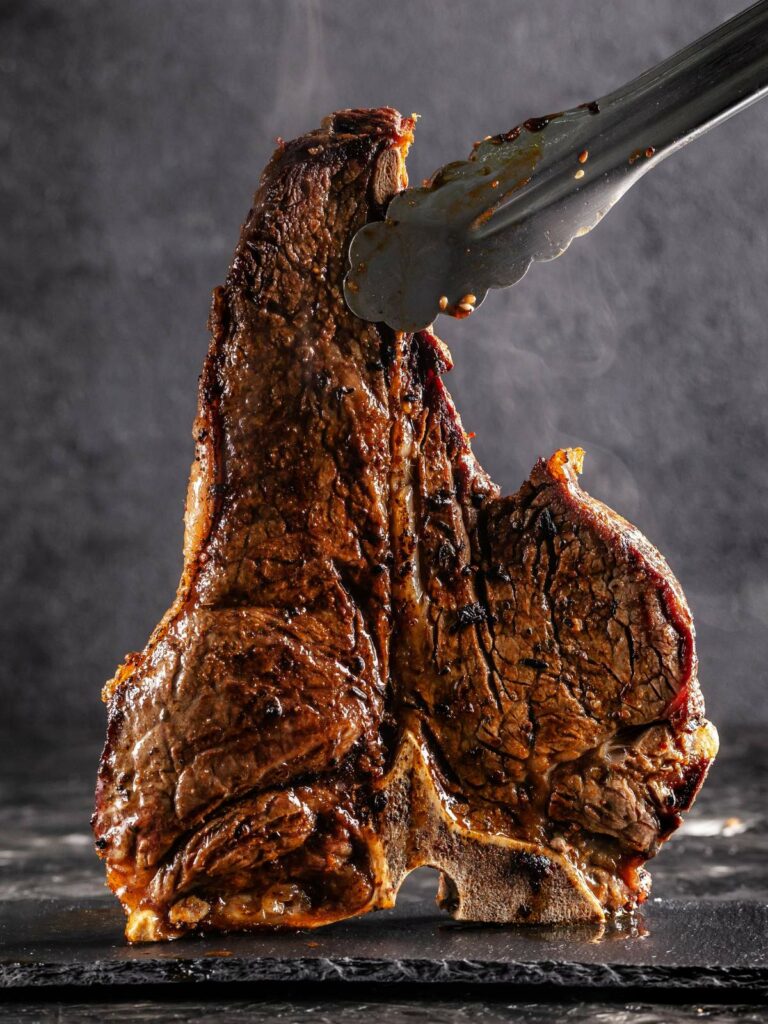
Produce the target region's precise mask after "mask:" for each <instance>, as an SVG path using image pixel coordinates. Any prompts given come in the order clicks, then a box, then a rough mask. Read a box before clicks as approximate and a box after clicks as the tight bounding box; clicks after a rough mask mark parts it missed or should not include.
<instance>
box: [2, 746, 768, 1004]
mask: <svg viewBox="0 0 768 1024" xmlns="http://www.w3.org/2000/svg"><path fill="white" fill-rule="evenodd" d="M92 769H93V762H90V761H89V762H87V763H85V764H80V765H78V766H74V767H72V768H71V769H68V768H67V766H64V768H63V770H60V771H58V773H57V776H56V780H55V781H50V779H46V780H45V781H44V782H41V781H36V780H35V779H34V778H32V777H27V778H25V776H24V772H23V766H22V768H19V767H18V766H16V771H15V773H14V774H16V777H15V778H14V777H13V776H11V777H8V775H6V776H5V777H6V782H5V783H4V784H3V792H2V797H3V803H2V809H1V810H0V835H2V849H1V850H0V913H1V914H2V929H1V930H0V984H2V985H3V986H5V987H21V986H28V985H73V986H74V985H94V984H96V985H109V984H134V983H136V984H138V983H164V982H181V981H195V982H200V981H220V982H231V981H245V980H265V981H267V980H271V981H285V980H291V981H299V980H306V981H315V982H325V981H334V982H338V981H339V980H345V981H378V982H392V983H395V982H469V983H472V984H478V983H494V982H505V983H515V984H519V985H532V986H537V985H545V984H546V985H549V986H558V987H560V988H561V989H562V988H563V987H568V986H580V987H583V986H586V987H593V986H594V987H612V988H616V987H622V986H632V987H636V986H643V987H648V988H649V989H650V988H656V989H660V988H665V989H666V988H669V987H670V986H674V987H685V988H690V987H696V988H722V987H723V986H734V987H738V988H739V989H741V990H742V991H743V990H744V989H750V990H752V991H761V992H768V956H767V951H766V948H765V947H766V941H765V936H766V935H768V871H767V870H766V854H768V815H767V814H766V807H767V806H768V801H767V800H766V782H767V781H768V752H767V751H766V748H765V745H764V744H763V742H762V733H761V732H760V731H757V730H756V731H753V732H752V733H750V732H749V731H747V732H746V734H742V735H740V736H739V737H738V738H736V737H734V742H733V743H729V742H728V737H727V736H726V737H725V738H724V744H723V754H722V756H721V757H720V759H719V761H718V762H717V764H716V768H715V770H714V771H713V772H712V775H711V777H710V779H709V782H708V784H707V785H706V786H705V787H704V790H703V791H702V794H701V797H700V799H699V801H698V803H697V805H696V809H695V811H694V812H693V813H692V814H691V815H690V816H689V819H688V821H687V822H686V824H685V826H684V827H683V829H682V830H681V832H680V834H679V836H678V837H676V838H675V839H673V840H672V841H671V842H670V843H669V844H668V846H667V847H666V848H665V850H664V851H663V853H662V854H661V856H660V857H659V858H658V859H657V861H656V862H655V863H654V865H653V867H654V870H653V875H654V889H653V895H652V898H651V900H650V901H649V902H648V903H647V904H646V906H645V907H644V909H643V912H642V914H640V915H638V916H637V917H636V918H635V919H634V920H633V921H631V922H624V923H623V924H613V925H611V926H609V927H606V928H604V929H603V928H599V927H581V928H557V929H549V928H522V929H514V928H502V927H489V926H480V925H469V924H466V923H458V922H453V921H451V919H450V918H448V917H446V916H445V915H443V914H441V913H440V912H439V911H438V910H437V908H436V907H435V905H434V902H433V896H434V892H435V885H436V877H435V875H434V873H432V872H420V873H417V874H416V875H414V876H412V877H411V879H409V881H408V883H407V884H406V886H405V887H404V888H403V890H402V892H401V895H400V900H399V902H398V906H397V908H396V909H395V910H392V911H386V912H383V913H380V914H373V915H369V916H367V917H364V918H360V919H358V920H354V921H348V922H344V923H341V924H338V925H334V926H332V927H329V928H326V929H322V930H319V931H315V932H309V931H305V932H298V933H293V934H267V935H263V936H251V937H242V936H240V937H222V936H219V937H209V938H205V939H199V940H186V941H179V942H175V943H171V944H166V945H162V944H159V945H155V944H150V945H143V946H134V947H131V946H128V945H126V944H125V943H124V941H123V939H122V921H123V918H122V912H121V911H120V908H119V907H118V905H117V903H116V901H115V900H114V899H113V898H112V897H111V896H110V895H109V894H108V893H107V892H105V890H104V885H103V875H102V870H101V866H100V864H99V863H98V861H97V860H96V858H95V855H94V853H93V850H92V846H91V838H90V832H89V830H88V816H89V813H90V805H91V778H90V775H91V773H92Z"/></svg>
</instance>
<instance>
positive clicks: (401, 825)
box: [94, 109, 717, 941]
mask: <svg viewBox="0 0 768 1024" xmlns="http://www.w3.org/2000/svg"><path fill="white" fill-rule="evenodd" d="M412 127H413V125H412V122H411V121H410V120H409V119H407V118H402V117H401V116H400V115H399V114H397V113H396V112H395V111H393V110H390V109H382V110H373V111H360V110H352V111H343V112H341V113H337V114H335V115H333V116H332V117H330V118H328V119H327V120H326V121H325V122H324V124H323V126H322V128H321V129H320V130H318V131H316V132H312V133H310V134H309V135H307V136H305V137H303V138H301V139H298V140H296V141H295V142H292V143H289V144H286V145H281V146H280V148H279V149H278V151H277V152H276V153H275V155H274V157H273V159H272V161H271V162H270V164H269V166H268V167H267V169H266V171H265V172H264V175H263V177H262V181H261V185H260V187H259V190H258V192H257V193H256V197H255V200H254V205H253V209H252V210H251V211H250V212H249V214H248V218H247V220H246V222H245V225H244V227H243V229H242V233H241V236H240V241H239V243H238V246H237V250H236V252H235V256H234V259H233V262H232V265H231V268H230V271H229V276H228V278H227V282H226V284H225V285H224V287H223V288H219V289H217V290H216V292H215V293H214V298H213V306H212V312H211V319H210V327H211V332H212V340H211V345H210V350H209V352H208V356H207V359H206V362H205V366H204V369H203V373H202V376H201V380H200V392H199V412H198V418H197V420H196V423H195V427H194V435H195V441H196V446H197V447H196V457H195V461H194V464H193V467H192V474H191V479H190V485H189V491H188V496H187V506H186V534H185V542H184V552H185V562H184V570H183V575H182V579H181V583H180V586H179V590H178V593H177V596H176V600H175V602H174V604H173V606H172V607H171V608H170V610H169V611H168V613H167V614H166V615H165V617H164V618H163V620H162V621H161V623H160V624H159V626H158V627H157V629H156V630H155V632H154V633H153V635H152V637H151V638H150V640H149V642H148V644H147V646H146V648H145V649H144V651H143V652H142V653H140V654H131V655H129V656H128V657H127V659H126V661H125V663H124V664H123V665H122V666H121V668H120V669H119V670H118V672H117V674H116V676H115V678H114V679H113V680H112V681H111V682H110V683H108V684H107V687H106V690H105V698H106V700H107V702H108V714H109V727H108V735H107V742H106V746H105V749H104V754H103V757H102V761H101V766H100V771H99V780H98V790H97V802H96V812H95V814H94V830H95V835H96V845H97V848H98V850H99V852H100V855H101V856H102V857H103V859H104V860H105V862H106V866H107V877H108V882H109V885H110V886H111V888H112V889H113V890H114V892H115V893H116V895H117V896H118V898H119V899H120V901H121V902H122V904H123V906H124V908H125V910H126V912H127V914H128V924H127V930H126V934H127V936H128V938H129V939H131V940H134V941H139V940H150V939H162V938H172V937H175V936H178V935H181V934H184V933H185V932H187V931H189V930H191V929H202V930H215V929H229V930H233V929H234V930H237V929H242V930H245V929H253V928H257V927H260V926H280V925H284V926H291V927H312V926H316V925H320V924H324V923H327V922H330V921H334V920H338V919H340V918H345V917H348V916H350V915H354V914H359V913H362V912H364V911H367V910H371V909H373V908H376V907H382V906H391V905H392V903H393V902H394V899H395V896H396V893H397V889H398V887H399V885H400V883H401V881H402V879H403V877H404V876H405V875H406V874H407V873H408V872H409V871H410V870H412V869H413V868H414V867H417V866H419V865H421V864H430V865H433V866H435V867H437V868H439V869H440V872H441V875H440V879H441V880H440V885H439V892H438V899H439V902H440V903H441V905H442V906H444V907H445V908H446V909H448V910H449V911H450V912H451V913H453V914H454V916H456V917H460V918H467V919H473V920H478V921H502V922H504V921H505V922H555V921H571V920H601V919H602V918H603V917H604V916H605V914H606V913H609V912H612V911H617V910H620V909H623V908H631V907H633V906H634V905H635V904H636V903H637V902H638V901H640V900H642V899H643V898H644V897H645V895H646V893H647V889H648V877H647V874H646V873H645V872H644V871H643V869H642V864H643V863H644V862H645V861H646V860H647V859H648V858H650V857H652V856H653V855H654V854H655V853H656V851H657V850H658V848H659V846H660V844H661V843H662V842H663V840H664V839H666V838H667V837H668V836H669V835H670V833H671V832H672V831H673V830H674V829H675V827H676V826H677V825H678V824H679V823H680V816H679V815H680V812H681V811H684V810H686V809H687V808H688V807H689V806H690V804H691V802H692V800H693V798H694V796H695V794H696V792H697V790H698V788H699V786H700V785H701V782H702V780H703V778H704V776H705V774H706V771H707V768H708V766H709V763H710V761H711V760H712V758H713V756H714V754H715V752H716V748H717V739H716V733H715V731H714V729H713V728H712V726H711V725H709V723H707V722H706V721H705V720H704V718H703V705H702V701H701V696H700V692H699V687H698V683H697V679H696V655H695V650H694V634H693V626H692V622H691V617H690V613H689V611H688V608H687V606H686V603H685V598H684V597H683V594H682V592H681V590H680V588H679V586H678V584H677V582H676V580H675V579H674V577H673V576H672V574H671V572H670V570H669V568H668V567H667V565H666V563H665V562H664V560H663V559H662V558H661V556H660V555H659V554H658V553H657V552H656V551H655V550H654V548H653V547H651V545H650V544H649V543H648V542H647V541H646V540H645V539H644V538H643V537H642V536H641V535H640V534H639V533H638V532H637V531H636V530H635V529H634V528H633V527H632V526H630V525H629V524H628V523H627V522H625V521H624V520H623V519H621V518H620V517H619V516H617V515H616V514H615V513H613V512H611V511H610V510H609V509H607V508H606V507H605V506H604V505H601V504H600V503H599V502H597V501H595V500H594V499H592V498H590V497H589V496H588V495H587V494H585V493H584V492H583V491H582V490H581V489H580V488H579V484H578V482H577V474H578V472H579V471H580V468H581V452H580V451H579V450H570V451H560V452H557V453H556V454H555V455H553V456H552V457H551V458H550V459H548V460H547V461H540V462H539V463H538V464H537V465H536V466H535V467H534V470H533V472H532V474H531V476H530V479H529V480H528V481H527V482H526V483H525V484H524V485H523V486H522V488H521V489H520V490H519V491H518V493H517V494H515V495H514V496H513V497H509V498H503V497H500V495H499V493H498V489H497V488H496V487H495V485H494V484H493V483H492V482H491V481H490V479H489V478H488V476H487V475H486V474H485V473H484V472H483V470H482V469H481V468H480V466H479V465H478V463H477V462H476V460H475V458H474V456H473V455H472V452H471V449H470V446H469V441H468V438H467V436H466V435H465V433H464V431H463V430H462V427H461V423H460V420H459V417H458V414H457V413H456V410H455V408H454V406H453V404H452V402H451V399H450V396H449V395H448V393H447V391H446V389H445V387H444V384H443V382H442V375H443V374H444V373H445V372H446V371H447V370H448V369H450V366H451V359H450V355H449V353H448V351H447V350H446V348H445V346H444V345H443V344H442V343H441V342H440V341H439V340H438V338H437V337H435V336H434V334H432V333H431V332H429V331H425V332H421V333H419V334H416V335H413V336H411V335H403V334H395V333H393V332H391V331H389V330H388V329H387V328H385V327H382V326H377V325H373V324H369V323H364V322H362V321H360V320H358V319H357V318H356V317H354V316H353V315H352V314H351V313H350V311H349V310H348V309H347V307H346V306H345V304H344V301H343V297H342V291H341V285H342V280H343V276H344V273H345V269H346V268H345V260H346V252H347V246H348V243H349V240H350V238H351V236H352V235H353V233H354V232H355V231H356V230H357V229H358V228H359V227H360V226H361V225H362V224H364V223H365V222H366V221H367V220H369V219H371V218H376V217H381V216H382V215H383V211H384V208H385V205H386V203H387V202H388V200H389V199H390V198H391V196H392V195H393V194H394V193H395V192H396V191H397V190H399V189H401V188H403V187H404V185H405V183H406V178H405V169H404V157H405V153H406V151H407V148H408V145H409V143H410V141H411V133H412Z"/></svg>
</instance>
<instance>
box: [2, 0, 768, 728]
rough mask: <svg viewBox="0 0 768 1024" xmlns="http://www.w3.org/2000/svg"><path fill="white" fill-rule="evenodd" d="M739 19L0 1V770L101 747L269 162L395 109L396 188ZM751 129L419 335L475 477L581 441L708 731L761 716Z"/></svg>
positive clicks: (161, 590) (758, 328)
mask: <svg viewBox="0 0 768 1024" xmlns="http://www.w3.org/2000/svg"><path fill="white" fill-rule="evenodd" d="M741 6H742V4H741V3H739V2H734V0H676V2H674V3H672V2H670V0H605V2H603V0H585V2H583V3H575V2H574V0H516V2H512V0H475V2H473V3H436V2H428V0H408V2H407V3H406V2H392V0H390V2H386V0H376V2H370V0H315V2H311V0H293V2H284V3H280V2H277V0H275V2H273V3H267V2H259V0H226V2H214V0H209V2H202V0H161V2H158V0H154V2H135V0H134V2H126V0H108V2H87V0H61V2H59V3H53V2H42V0H27V2H9V0H4V2H0V318H1V324H2V327H1V334H0V337H1V338H2V341H1V344H2V364H1V365H2V371H1V378H2V394H1V395H0V418H1V420H2V438H3V445H2V467H1V473H2V475H1V477H0V479H1V480H2V488H1V490H0V573H1V592H0V631H1V636H2V641H1V642H2V648H1V650H0V663H1V664H2V672H1V673H0V722H1V723H2V729H1V730H0V732H1V733H2V737H3V738H5V742H6V743H7V742H8V741H9V740H10V741H11V742H14V741H18V740H20V739H21V738H24V737H31V738H32V739H34V738H39V737H43V736H45V735H48V734H50V733H51V730H53V734H54V735H55V736H56V737H57V741H58V742H61V743H62V744H66V745H74V744H78V743H90V742H93V741H94V740H95V739H96V738H97V737H98V736H100V734H101V732H102V728H103V724H102V723H103V711H102V708H101V705H100V702H99V689H100V686H101V684H102V682H103V681H104V680H105V679H106V678H107V677H108V676H109V675H111V673H112V672H113V670H114V667H115V665H116V664H117V662H118V660H119V659H120V658H121V657H122V655H123V654H124V653H125V652H126V651H127V650H132V649H136V648H140V647H142V646H143V644H144V642H145V640H146V638H147V636H148V634H149V632H150V630H151V629H152V627H153V626H154V625H155V623H156V621H157V619H158V618H159V616H160V615H161V613H162V612H163V611H164V609H165V608H166V606H167V605H168V603H169V602H170V600H171V598H172V595H173V592H174V589H175V585H176V582H177V578H178V573H179V569H180V565H181V537H182V523H181V514H182V506H183V500H184V491H185V483H186V477H187V472H188V467H189V462H190V458H191V455H192V446H191V439H190V430H191V424H192V419H193V416H194V409H195V388H196V377H197V374H198V372H199V369H200V365H201V362H202V359H203V354H204V351H205V348H206V343H207V336H206V331H205V320H206V315H207V310H208V302H209V294H210V290H211V288H212V286H214V285H215V284H217V283H218V282H220V281H221V280H222V279H223V276H224V274H225V272H226V267H227V262H228V258H229V255H230V253H231V250H232V248H233V246H234V242H235V239H236V237H237V232H238V227H239V224H240V221H241V219H242V217H243V216H244V214H245V213H246V211H247V209H248V206H249V201H250V196H251V193H252V191H253V189H254V187H255V184H256V181H257V178H258V175H259V172H260V170H261V167H262V165H263V164H264V162H265V161H266V160H267V158H268V156H269V155H270V152H271V150H272V148H273V144H274V138H275V136H277V135H282V136H284V137H290V136H293V135H296V134H298V133H301V132H303V131H305V130H308V129H310V128H313V127H315V126H316V125H317V124H318V122H319V120H320V119H321V117H322V116H324V115H325V114H326V113H327V112H328V111H331V110H333V109H335V108H338V107H343V106H350V105H354V106H364V105H380V104H387V103H388V104H392V105H394V106H397V107H399V108H400V109H401V110H403V111H405V112H411V111H418V112H419V113H420V114H421V115H422V120H421V122H420V124H419V127H418V134H417V143H416V145H415V147H414V149H413V151H412V156H411V160H410V168H411V175H412V180H417V181H418V180H419V179H420V178H421V177H423V176H425V175H426V174H427V173H429V172H430V171H432V170H433V169H434V168H435V167H436V166H437V165H439V164H441V163H443V162H445V161H446V160H449V159H454V158H457V157H461V156H463V155H464V154H465V153H466V152H467V151H468V149H469V146H470V144H471V143H472V141H473V140H474V139H476V138H480V137H482V136H483V135H485V134H487V133H491V132H496V131H500V130H503V129H506V128H508V127H511V126H512V125H514V124H515V123H517V122H518V121H520V120H521V119H523V118H525V117H528V116H530V115H535V114H542V113H546V112H547V111H549V110H552V109H561V108H562V107H564V106H570V105H572V104H575V103H578V102H581V101H583V100H589V99H591V98H593V97H595V96H597V95H600V94H602V93H604V92H606V91H608V90H609V89H611V88H613V87H614V86H616V85H618V84H620V83H621V82H623V81H625V80H626V79H628V78H629V77H630V76H632V75H634V74H635V73H637V72H640V71H641V70H643V69H644V68H645V67H646V66H648V65H650V64H652V63H654V62H656V61H658V60H659V59H660V58H662V57H664V56H665V55H667V54H668V53H670V52H672V51H673V50H675V49H676V48H678V47H679V46H681V45H683V44H685V43H687V42H688V41H690V40H691V39H693V38H694V37H695V36H697V35H699V34H700V33H701V32H703V31H705V30H707V29H709V28H711V27H713V26H714V25H715V24H716V23H717V22H718V21H720V20H723V19H724V18H726V17H728V16H730V15H731V14H733V13H735V12H736V11H737V10H738V9H739V8H740V7H741ZM766 129H768V103H765V104H763V105H762V106H758V107H755V108H753V109H751V110H749V111H748V112H747V113H745V114H742V115H741V116H740V117H738V118H736V119H735V120H733V121H731V122H730V123H728V124H727V125H725V126H723V127H721V128H720V129H718V130H717V131H715V132H713V133H711V134H710V135H708V136H707V137H706V138H704V139H702V140H700V141H699V142H697V143H695V144H694V145H693V146H691V147H689V148H688V149H687V150H686V151H685V152H683V153H682V154H679V155H678V156H676V157H673V158H672V159H671V160H669V161H668V162H667V163H665V164H664V165H663V166H662V167H660V168H659V169H658V170H657V171H655V172H654V173H653V174H651V175H649V176H648V177H647V178H646V179H645V180H644V181H643V182H642V183H641V184H640V185H639V186H638V187H637V188H636V189H635V190H633V191H632V192H631V193H630V194H629V195H628V197H627V198H626V199H625V200H624V201H623V202H622V203H620V204H619V206H618V207H617V208H616V210H615V211H614V212H613V213H611V215H610V217H608V218H607V219H606V221H605V222H604V223H603V224H602V225H601V226H600V227H599V228H598V229H597V231H595V232H594V234H592V235H591V236H590V237H589V238H588V239H585V240H582V241H578V242H576V243H575V244H574V246H573V248H572V249H571V250H570V252H569V253H567V254H566V255H565V256H564V257H563V258H562V259H561V260H558V261H556V262H555V263H552V264H549V265H540V266H537V267H535V268H534V269H533V270H532V272H531V273H530V274H529V276H528V277H527V278H526V279H525V281H524V282H522V283H521V284H520V285H519V286H518V287H517V288H515V289H513V290H511V291H509V292H504V293H496V294H494V295H492V296H491V297H490V298H489V300H488V301H487V303H486V305H485V306H484V307H483V309H482V310H481V311H479V312H478V314H477V315H476V316H474V317H473V318H472V320H471V321H470V322H469V323H464V324H461V325H459V324H456V323H453V322H444V323H443V322H439V324H438V328H439V329H440V330H441V333H442V334H443V337H444V338H445V339H446V340H447V341H448V342H449V343H450V345H451V347H452V350H453V353H454V357H455V359H456V364H457V365H456V369H455V371H454V372H453V373H452V374H451V377H450V380H449V384H450V387H451V389H452V391H453V394H454V396H455V398H456V400H457V403H458V405H459V408H460V409H461V411H462V414H463V417H464V422H465V426H466V428H467V429H468V430H474V431H476V432H477V440H476V442H475V448H476V451H477V453H478V454H479V456H480V458H481V460H482V461H483V463H484V464H485V466H486V467H487V468H488V469H489V470H490V471H491V473H492V474H493V475H494V476H495V478H496V479H497V480H498V481H499V482H500V483H501V484H503V486H504V487H505V488H506V489H508V490H512V489H515V488H516V487H517V486H518V485H519V483H520V482H521V480H522V479H523V477H524V476H525V474H526V473H527V472H528V470H529V469H530V467H531V465H532V463H533V461H534V460H535V458H536V457H537V456H539V455H542V454H549V453H550V452H551V451H552V450H553V449H554V448H555V447H557V446H559V445H564V444H582V445H583V446H584V447H585V448H586V449H587V452H588V457H587V461H586V466H585V474H584V478H583V480H584V484H585V486H586V488H587V489H588V490H590V491H591V492H592V493H594V494H595V495H596V496H599V497H600V498H602V499H603V500H604V501H606V502H608V504H610V505H612V506H613V507H615V508H616V509H617V510H619V511H620V512H621V513H623V514H624V515H625V516H627V517H628V518H630V519H632V520H633V521H634V522H636V523H637V524H638V525H639V526H640V527H641V528H642V529H643V530H644V531H645V532H646V533H647V534H648V536H649V537H650V538H651V540H652V541H654V543H656V544H657V546H658V547H659V548H660V549H661V550H662V552H663V553H664V554H665V555H666V556H667V557H668V559H669V561H670V563H671V565H672V568H673V569H674V570H675V572H676V573H677V574H678V576H679V578H680V580H681V582H682V584H683V586H684V588H685V589H686V592H687V594H688V597H689V600H690V602H691V605H692V607H693V611H694V614H695V616H696V620H697V624H698V632H699V645H700V657H701V677H702V683H703V687H704V690H705V693H706V696H707V700H708V704H709V709H710V712H711V716H712V717H713V718H714V719H715V720H716V721H720V722H723V721H726V720H734V719H741V720H755V719H764V720H765V719H768V700H766V699H765V694H766V686H765V682H764V665H765V661H766V656H768V634H767V633H766V627H767V626H768V577H767V576H766V568H768V522H767V521H766V515H765V509H766V504H767V503H768V501H767V499H768V444H767V442H768V436H767V435H768V403H766V397H767V396H768V383H767V382H768V376H767V371H768V346H767V345H766V320H767V319H768V288H767V287H766V280H765V279H766V267H767V266H768V262H767V257H768V230H766V223H767V222H766V215H767V213H768V139H767V138H766ZM443 319H444V318H441V321H442V320H443ZM6 737H7V738H6Z"/></svg>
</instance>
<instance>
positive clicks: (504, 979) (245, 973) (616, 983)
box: [0, 957, 768, 995]
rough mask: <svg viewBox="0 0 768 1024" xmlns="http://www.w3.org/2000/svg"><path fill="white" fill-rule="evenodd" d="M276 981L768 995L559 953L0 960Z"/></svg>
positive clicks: (137, 978)
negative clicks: (543, 956) (530, 958)
mask: <svg viewBox="0 0 768 1024" xmlns="http://www.w3.org/2000/svg"><path fill="white" fill-rule="evenodd" d="M251 981H271V982H291V983H297V982H313V983H317V982H369V983H373V982H378V983H387V984H396V983H405V982H408V983H418V984H451V983H459V984H464V985H466V984H473V985H490V984H496V985H498V984H510V985H517V986H526V985H530V986H531V987H536V986H539V985H555V986H558V987H563V988H574V987H578V988H595V989H617V988H640V987H642V988H645V989H657V990H658V989H669V988H672V987H674V988H677V989H701V990H705V989H712V990H723V989H729V988H733V989H739V990H742V991H747V990H748V991H751V992H753V993H756V994H757V993H759V994H763V995H768V969H766V968H743V967H663V966H650V965H649V966H638V965H628V964H598V965H595V964H584V963H561V962H556V961H539V962H536V963H526V962H515V961H505V962H483V961H469V960H419V959H403V960H384V959H381V960H379V959H372V958H356V957H332V958H329V957H305V958H293V957H292V958H286V959H281V958H266V957H252V958H239V959H234V958H230V957H205V958H192V959H189V960H149V961H147V960H144V961H135V960H133V961H119V960H95V961H92V962H91V963H88V964H66V965H64V964H61V963H41V962H35V963H24V962H21V961H15V962H14V961H6V962H4V963H0V988H2V989H19V988H32V987H35V988H36V987H48V986H59V987H68V986H72V987H78V988H82V987H89V986H111V985H143V984H153V985H156V984H179V983H198V984H199V983H206V982H213V983H217V984H218V983H222V982H223V983H232V982H251Z"/></svg>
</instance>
